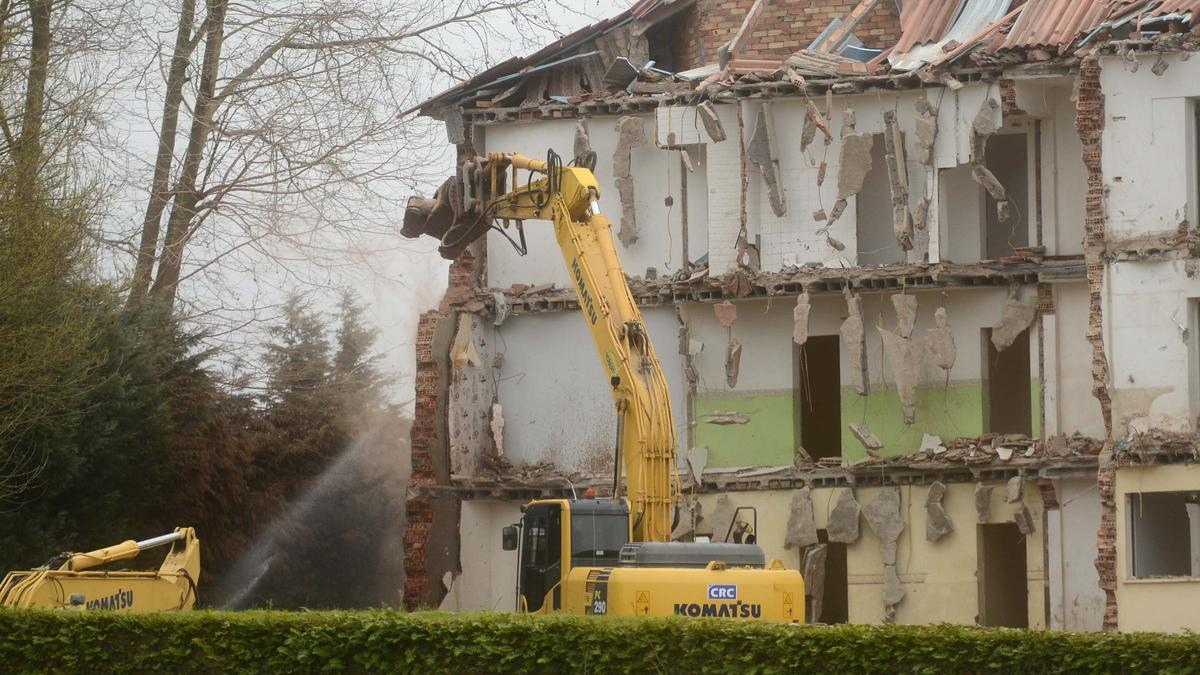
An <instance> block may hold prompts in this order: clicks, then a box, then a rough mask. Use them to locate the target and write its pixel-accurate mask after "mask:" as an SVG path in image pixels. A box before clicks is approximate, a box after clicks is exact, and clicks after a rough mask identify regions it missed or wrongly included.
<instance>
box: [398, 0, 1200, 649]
mask: <svg viewBox="0 0 1200 675" xmlns="http://www.w3.org/2000/svg"><path fill="white" fill-rule="evenodd" d="M1195 12H1200V2H1196V1H1195V0H1180V1H1176V2H1171V1H1170V0H1167V1H1166V2H1157V1H1152V2H1138V1H1135V0H1075V1H1069V0H1026V1H1025V2H1023V3H1021V2H1009V1H1008V0H905V1H904V2H893V1H892V0H863V1H862V2H860V3H857V4H853V5H852V9H851V10H850V11H849V12H846V11H845V9H844V5H843V4H841V3H834V2H828V1H825V0H813V1H812V2H810V3H807V4H806V5H804V6H801V5H799V4H795V3H785V2H783V1H782V0H754V2H751V1H750V0H741V1H739V2H732V3H731V2H716V1H715V0H674V1H667V0H641V1H640V2H637V3H636V4H634V6H633V7H632V8H630V9H629V10H627V11H625V12H622V13H621V14H619V15H618V16H616V17H613V18H611V19H608V20H606V21H603V22H601V23H598V24H595V25H593V26H590V27H588V28H585V29H583V30H581V31H579V32H576V33H574V34H572V35H570V36H567V37H565V38H563V39H561V40H559V41H558V42H556V43H555V44H553V45H550V46H549V47H547V48H545V49H543V50H541V51H539V52H537V53H535V54H533V55H530V56H528V57H524V58H518V59H513V60H510V61H508V62H505V63H502V64H500V65H498V66H496V67H494V68H491V69H490V70H488V71H486V72H484V73H481V74H479V75H478V76H476V77H473V78H471V79H470V80H467V81H465V82H463V83H461V84H459V85H458V86H456V87H454V88H452V89H450V90H448V91H446V92H444V93H442V94H440V95H439V96H437V97H434V98H433V99H431V100H429V101H427V102H426V103H425V104H424V105H423V106H422V108H421V113H422V114H425V115H428V116H431V117H434V118H436V119H440V120H443V121H444V123H445V126H446V132H447V135H448V137H449V140H450V142H451V143H453V144H455V145H456V146H457V150H458V153H459V156H460V157H462V158H467V157H471V156H473V155H476V154H485V153H487V152H506V151H515V152H521V153H524V154H528V155H533V156H540V155H543V154H545V152H546V150H547V149H548V148H552V149H554V150H556V151H557V152H558V153H559V154H561V155H563V156H564V157H572V156H574V157H579V156H582V155H583V154H584V153H586V152H587V151H594V152H595V153H596V155H597V157H598V162H597V168H596V174H597V178H598V179H599V182H600V185H601V188H602V198H601V205H602V206H603V207H604V208H605V210H606V211H607V212H608V213H609V214H610V216H611V218H612V220H613V223H614V226H617V227H615V229H619V231H618V232H617V236H618V240H619V243H618V248H619V250H620V251H621V255H622V260H623V263H624V265H625V269H626V272H627V273H628V274H629V275H630V276H631V280H630V283H631V285H632V287H633V291H634V295H635V297H636V299H637V301H638V302H639V304H640V305H641V306H642V311H643V313H644V316H645V321H646V325H647V327H648V329H649V332H650V334H651V337H652V339H653V341H654V344H655V345H656V347H657V350H658V353H659V356H660V360H661V361H662V364H663V367H664V369H665V370H666V374H667V377H668V380H669V383H670V387H671V392H672V397H673V401H672V404H673V407H674V414H675V422H676V426H677V432H678V437H679V439H680V450H679V457H680V474H681V478H682V481H683V488H684V489H683V492H684V504H682V505H681V506H680V508H679V509H678V518H677V522H678V525H677V527H676V528H675V535H674V536H675V537H676V538H678V539H685V540H686V539H690V538H692V537H696V536H711V537H714V538H715V539H718V540H719V539H721V538H722V537H723V536H724V535H725V534H726V533H727V532H728V530H729V529H730V528H729V526H730V522H731V520H732V519H733V517H734V516H733V514H734V509H735V508H736V507H739V506H753V507H755V508H756V510H757V514H758V523H759V526H758V530H757V533H756V534H757V537H758V542H759V543H760V544H761V545H762V546H763V547H764V549H765V550H766V553H767V555H768V557H775V558H779V559H781V560H783V561H784V562H785V563H786V564H787V565H788V566H790V567H794V568H796V569H800V570H801V571H802V572H804V574H805V576H806V579H807V582H808V587H809V594H810V597H809V598H808V601H809V612H808V615H809V616H810V617H811V618H812V619H813V620H816V621H821V622H825V623H835V622H851V623H878V622H896V623H928V622H952V623H963V624H973V623H979V624H982V625H1002V626H1028V627H1045V628H1054V629H1064V630H1101V629H1107V630H1118V629H1119V630H1122V631H1132V630H1180V629H1191V630H1200V615H1198V614H1196V613H1195V612H1194V611H1193V609H1192V608H1193V607H1194V606H1195V603H1196V602H1197V600H1200V469H1197V468H1196V466H1195V464H1194V462H1195V460H1196V458H1197V455H1198V449H1197V448H1198V447H1200V446H1198V445H1197V435H1196V434H1197V426H1196V425H1197V421H1198V420H1197V413H1198V412H1200V279H1198V278H1197V272H1198V271H1200V250H1198V238H1197V231H1196V227H1195V223H1196V222H1197V215H1198V209H1200V59H1195V60H1192V59H1190V57H1191V56H1192V55H1193V54H1194V53H1195V51H1196V50H1197V48H1200V37H1198V36H1197V32H1196V29H1195V27H1194V26H1193V17H1194V16H1195V14H1194V13H1195ZM1196 23H1197V25H1200V20H1197V22H1196ZM513 236H514V235H513V234H512V233H511V232H505V231H504V230H503V227H501V226H497V228H495V230H493V231H492V232H490V233H489V234H488V236H487V238H486V239H485V240H483V241H480V242H478V243H476V244H473V245H471V246H469V247H466V248H465V249H464V250H462V251H461V253H459V254H458V256H457V258H456V260H455V262H454V263H453V265H452V266H451V272H450V284H449V290H448V291H447V294H446V297H445V299H444V301H443V303H442V306H441V307H440V309H439V310H437V311H434V312H429V313H427V314H425V315H423V316H422V318H421V321H420V327H419V332H418V336H417V346H416V358H417V377H416V394H417V403H416V406H417V408H416V420H415V422H414V425H413V429H412V449H413V464H414V466H413V480H414V484H415V486H414V489H413V491H412V494H410V497H409V500H408V509H407V510H408V530H407V534H406V568H407V584H408V585H407V587H406V600H407V602H408V604H410V605H411V606H414V607H415V606H439V605H440V606H443V607H447V608H452V609H495V610H510V609H512V608H513V606H514V605H515V598H514V587H515V579H516V574H517V570H516V564H517V559H516V556H515V555H514V554H510V553H506V552H504V551H502V550H501V548H500V537H499V531H500V528H501V527H502V526H505V525H509V524H512V523H514V522H516V521H517V520H518V519H519V517H520V516H519V514H520V505H521V504H522V503H523V502H524V501H526V500H528V499H531V498H539V497H561V496H570V495H572V494H581V493H582V492H583V491H584V490H585V489H588V488H592V489H594V490H595V491H596V492H597V493H598V494H601V495H605V494H610V493H611V492H610V490H611V482H612V466H613V465H612V462H613V459H612V455H613V449H612V448H613V440H614V432H615V418H616V416H615V412H614V411H613V409H612V404H611V398H610V396H609V393H608V390H607V387H606V384H605V383H606V380H605V378H604V377H603V375H602V371H601V366H600V364H599V363H598V361H597V359H596V358H595V357H594V356H592V355H591V345H590V340H589V336H588V333H587V331H586V327H585V324H584V322H583V321H582V320H581V319H580V318H579V316H578V304H577V302H576V300H575V295H574V291H573V290H572V287H571V280H570V279H569V278H568V276H567V273H566V271H565V269H563V266H562V263H561V257H560V255H559V252H558V247H557V244H556V243H555V242H554V237H553V233H552V230H551V227H550V226H549V224H544V223H534V222H530V223H527V224H526V225H525V231H524V233H523V237H524V239H523V241H524V242H525V243H526V244H527V248H528V251H529V254H528V255H521V252H520V251H519V250H517V247H515V246H514V245H513V244H514V239H513Z"/></svg>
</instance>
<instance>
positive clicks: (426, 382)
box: [404, 244, 486, 609]
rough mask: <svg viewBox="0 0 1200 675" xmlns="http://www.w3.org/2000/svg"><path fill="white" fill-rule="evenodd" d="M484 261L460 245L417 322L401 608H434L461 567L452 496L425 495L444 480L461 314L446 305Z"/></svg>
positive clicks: (463, 291)
mask: <svg viewBox="0 0 1200 675" xmlns="http://www.w3.org/2000/svg"><path fill="white" fill-rule="evenodd" d="M485 260H486V253H485V249H484V248H483V246H482V245H479V244H476V245H473V246H472V247H470V248H468V249H467V250H466V251H464V252H463V254H462V255H461V256H459V258H458V259H457V260H455V261H454V263H453V264H452V265H451V266H450V273H449V285H448V287H447V289H446V294H445V296H444V297H443V298H442V302H441V305H440V306H439V307H438V309H436V310H433V311H429V312H425V313H424V314H422V315H421V318H420V321H419V322H418V323H417V339H416V366H417V368H416V371H417V372H416V377H415V388H416V403H415V410H414V415H413V425H412V430H411V431H410V442H411V446H412V468H413V471H412V487H411V488H410V494H409V499H408V500H407V502H406V504H405V513H406V515H407V518H408V521H407V525H406V527H405V531H404V569H405V574H406V579H405V583H404V604H405V606H406V607H408V608H409V609H416V608H419V607H437V606H438V605H439V604H440V603H441V601H442V598H443V597H444V596H445V594H446V591H447V590H448V589H447V588H446V587H445V585H444V583H443V580H444V578H445V575H446V574H449V575H450V576H451V577H455V576H458V575H459V574H460V573H461V572H462V565H461V563H460V561H459V558H458V555H459V541H458V536H459V535H458V527H459V506H460V504H459V500H458V499H457V498H455V497H453V496H450V495H439V496H433V495H431V494H430V491H429V488H430V487H431V486H438V485H449V484H450V452H449V425H448V423H447V406H448V399H449V387H450V380H451V365H450V348H451V345H452V343H453V340H454V335H455V333H456V332H457V329H458V323H459V321H460V320H461V319H462V317H463V314H462V313H461V312H458V311H455V310H453V309H451V307H452V306H454V305H455V304H460V303H462V302H463V301H464V300H466V299H467V298H470V297H473V295H474V293H475V289H476V287H477V286H478V285H479V281H480V279H482V276H483V270H484V266H485ZM466 316H467V317H468V319H469V315H466ZM431 580H432V582H431Z"/></svg>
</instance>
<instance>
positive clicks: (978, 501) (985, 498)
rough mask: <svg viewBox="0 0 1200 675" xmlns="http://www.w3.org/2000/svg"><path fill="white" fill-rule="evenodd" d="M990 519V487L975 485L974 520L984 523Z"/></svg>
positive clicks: (980, 484) (981, 484)
mask: <svg viewBox="0 0 1200 675" xmlns="http://www.w3.org/2000/svg"><path fill="white" fill-rule="evenodd" d="M991 518H992V486H990V485H984V484H983V483H976V484H975V519H976V520H978V521H979V522H981V523H986V522H988V521H989V520H991Z"/></svg>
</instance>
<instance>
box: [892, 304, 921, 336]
mask: <svg viewBox="0 0 1200 675" xmlns="http://www.w3.org/2000/svg"><path fill="white" fill-rule="evenodd" d="M892 308H893V309H895V310H896V333H897V334H898V335H899V336H900V337H902V338H905V339H908V338H911V337H912V334H913V328H914V327H915V326H916V325H917V296H915V295H909V294H908V293H895V294H893V295H892Z"/></svg>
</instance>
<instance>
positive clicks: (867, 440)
mask: <svg viewBox="0 0 1200 675" xmlns="http://www.w3.org/2000/svg"><path fill="white" fill-rule="evenodd" d="M849 427H850V433H851V434H852V435H853V436H854V438H855V439H856V440H857V441H858V442H859V443H862V446H863V447H864V448H866V450H867V454H868V455H871V456H872V457H875V456H878V453H876V452H874V451H875V450H878V449H880V448H882V447H883V441H880V440H879V437H878V436H876V435H875V434H873V433H871V430H870V429H868V428H866V427H865V426H863V425H861V424H857V423H855V422H851V423H850V424H849Z"/></svg>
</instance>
